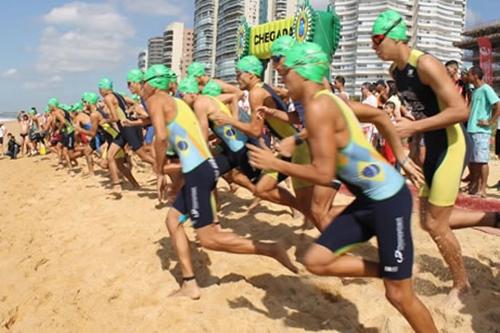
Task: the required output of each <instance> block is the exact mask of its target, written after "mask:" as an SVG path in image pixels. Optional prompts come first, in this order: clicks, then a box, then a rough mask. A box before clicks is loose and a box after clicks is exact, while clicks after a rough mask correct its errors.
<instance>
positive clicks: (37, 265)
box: [35, 258, 49, 271]
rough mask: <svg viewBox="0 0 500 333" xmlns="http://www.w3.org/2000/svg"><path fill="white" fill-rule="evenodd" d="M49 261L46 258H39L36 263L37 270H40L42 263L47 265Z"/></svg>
mask: <svg viewBox="0 0 500 333" xmlns="http://www.w3.org/2000/svg"><path fill="white" fill-rule="evenodd" d="M48 262H49V259H46V258H43V259H41V260H39V261H38V262H37V263H36V264H35V271H38V268H39V267H40V266H42V265H45V264H46V263H48Z"/></svg>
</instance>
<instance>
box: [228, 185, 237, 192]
mask: <svg viewBox="0 0 500 333" xmlns="http://www.w3.org/2000/svg"><path fill="white" fill-rule="evenodd" d="M229 191H231V193H236V191H238V185H236V184H229Z"/></svg>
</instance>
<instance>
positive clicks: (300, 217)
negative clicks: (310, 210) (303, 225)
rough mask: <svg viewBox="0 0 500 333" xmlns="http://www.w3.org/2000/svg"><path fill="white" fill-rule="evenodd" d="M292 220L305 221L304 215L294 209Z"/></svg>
mask: <svg viewBox="0 0 500 333" xmlns="http://www.w3.org/2000/svg"><path fill="white" fill-rule="evenodd" d="M292 218H293V219H294V220H303V219H305V217H304V214H302V213H301V212H300V211H299V210H297V209H295V208H292Z"/></svg>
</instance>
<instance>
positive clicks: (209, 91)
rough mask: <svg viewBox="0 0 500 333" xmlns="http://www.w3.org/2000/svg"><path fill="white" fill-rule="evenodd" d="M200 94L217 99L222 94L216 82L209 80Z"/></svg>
mask: <svg viewBox="0 0 500 333" xmlns="http://www.w3.org/2000/svg"><path fill="white" fill-rule="evenodd" d="M201 93H202V95H208V96H213V97H217V96H219V95H220V94H221V93H222V88H221V86H220V85H219V84H218V83H217V82H215V81H214V80H210V81H208V83H207V84H206V85H205V87H204V88H203V91H202V92H201Z"/></svg>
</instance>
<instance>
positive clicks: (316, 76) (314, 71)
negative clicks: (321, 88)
mask: <svg viewBox="0 0 500 333" xmlns="http://www.w3.org/2000/svg"><path fill="white" fill-rule="evenodd" d="M284 64H285V66H286V67H288V68H290V69H293V70H294V71H295V72H297V74H299V75H300V76H302V77H303V78H304V79H306V80H309V81H313V82H316V83H322V82H323V78H324V77H325V76H326V74H327V73H328V69H329V68H330V62H329V61H328V56H327V55H326V53H325V52H323V50H322V49H321V46H319V45H318V44H316V43H310V42H304V43H300V44H299V43H297V44H295V45H294V46H293V47H292V48H291V49H290V50H289V51H288V52H287V53H286V55H285V63H284Z"/></svg>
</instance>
